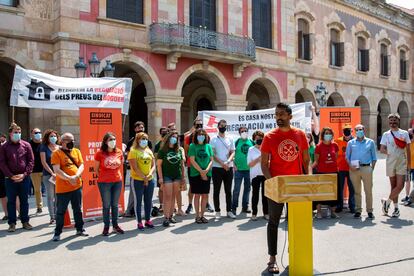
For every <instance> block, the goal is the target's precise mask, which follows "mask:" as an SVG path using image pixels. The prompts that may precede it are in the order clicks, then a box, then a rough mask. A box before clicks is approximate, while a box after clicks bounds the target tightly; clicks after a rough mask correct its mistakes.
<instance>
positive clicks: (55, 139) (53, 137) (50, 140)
mask: <svg viewBox="0 0 414 276" xmlns="http://www.w3.org/2000/svg"><path fill="white" fill-rule="evenodd" d="M49 142H50V143H52V144H53V145H55V144H56V142H57V137H56V136H52V137H49Z"/></svg>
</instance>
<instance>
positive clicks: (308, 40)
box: [298, 18, 313, 60]
mask: <svg viewBox="0 0 414 276" xmlns="http://www.w3.org/2000/svg"><path fill="white" fill-rule="evenodd" d="M312 40H313V39H312V35H311V34H310V33H309V23H308V21H306V20H305V19H302V18H300V19H299V20H298V59H303V60H312V51H311V45H312Z"/></svg>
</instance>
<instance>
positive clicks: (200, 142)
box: [197, 135, 206, 144]
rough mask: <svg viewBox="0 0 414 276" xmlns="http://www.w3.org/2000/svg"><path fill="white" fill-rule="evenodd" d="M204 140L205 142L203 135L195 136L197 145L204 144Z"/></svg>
mask: <svg viewBox="0 0 414 276" xmlns="http://www.w3.org/2000/svg"><path fill="white" fill-rule="evenodd" d="M204 140H206V137H205V136H204V135H198V136H197V141H198V143H199V144H202V143H204Z"/></svg>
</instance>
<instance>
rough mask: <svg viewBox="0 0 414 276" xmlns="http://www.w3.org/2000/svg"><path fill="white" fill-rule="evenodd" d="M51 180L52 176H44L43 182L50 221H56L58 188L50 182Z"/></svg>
mask: <svg viewBox="0 0 414 276" xmlns="http://www.w3.org/2000/svg"><path fill="white" fill-rule="evenodd" d="M49 178H50V175H44V176H43V177H42V181H43V184H44V185H45V187H46V201H47V209H48V210H49V216H50V219H56V189H55V188H56V186H55V184H53V183H50V182H49Z"/></svg>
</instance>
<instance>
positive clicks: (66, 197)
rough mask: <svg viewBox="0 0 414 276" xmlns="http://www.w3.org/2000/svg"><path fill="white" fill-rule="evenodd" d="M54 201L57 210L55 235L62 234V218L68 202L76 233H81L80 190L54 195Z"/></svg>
mask: <svg viewBox="0 0 414 276" xmlns="http://www.w3.org/2000/svg"><path fill="white" fill-rule="evenodd" d="M56 200H57V210H56V228H55V234H56V235H60V234H61V233H62V229H63V224H64V217H65V213H66V210H67V209H68V204H69V202H70V204H71V205H72V210H73V216H74V219H75V228H76V230H77V231H82V229H83V219H82V209H81V206H82V189H81V188H80V189H77V190H75V191H72V192H68V193H61V194H56Z"/></svg>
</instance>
